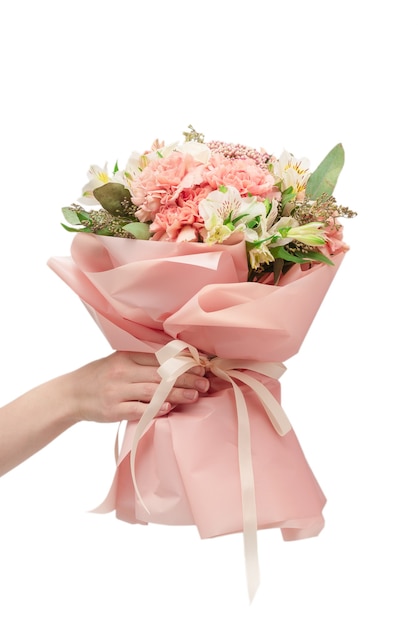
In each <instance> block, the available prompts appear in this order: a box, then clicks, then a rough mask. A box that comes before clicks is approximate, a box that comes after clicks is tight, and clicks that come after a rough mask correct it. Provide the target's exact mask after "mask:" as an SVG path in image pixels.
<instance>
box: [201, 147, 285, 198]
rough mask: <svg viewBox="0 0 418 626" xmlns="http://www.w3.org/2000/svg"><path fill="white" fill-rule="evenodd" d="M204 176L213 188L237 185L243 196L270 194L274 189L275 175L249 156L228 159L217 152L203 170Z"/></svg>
mask: <svg viewBox="0 0 418 626" xmlns="http://www.w3.org/2000/svg"><path fill="white" fill-rule="evenodd" d="M203 178H204V180H205V181H206V182H207V183H208V184H209V185H210V186H211V187H212V189H219V187H220V186H221V185H225V187H235V188H236V189H238V191H239V193H240V194H241V196H247V195H249V194H251V195H253V196H268V195H270V194H272V193H273V191H274V188H273V184H274V178H273V176H272V175H271V174H270V173H269V172H268V171H267V170H266V169H263V168H261V167H259V166H258V165H257V164H256V163H255V162H254V161H253V159H249V158H243V159H228V158H227V157H225V156H223V155H222V154H217V153H215V154H213V155H212V156H211V159H210V161H209V163H208V165H207V167H206V169H205V171H204V172H203Z"/></svg>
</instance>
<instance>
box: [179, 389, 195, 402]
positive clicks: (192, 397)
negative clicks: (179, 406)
mask: <svg viewBox="0 0 418 626" xmlns="http://www.w3.org/2000/svg"><path fill="white" fill-rule="evenodd" d="M183 394H184V397H185V398H187V399H188V400H196V398H197V396H198V393H197V391H195V390H194V389H185V390H184V392H183Z"/></svg>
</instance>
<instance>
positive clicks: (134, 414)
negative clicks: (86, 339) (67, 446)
mask: <svg viewBox="0 0 418 626" xmlns="http://www.w3.org/2000/svg"><path fill="white" fill-rule="evenodd" d="M158 367H159V363H158V361H157V358H156V356H155V355H154V354H147V353H144V352H114V353H113V354H111V355H109V356H107V357H105V358H102V359H99V360H97V361H93V362H92V363H88V364H87V365H85V366H83V367H81V368H80V369H79V370H76V371H75V372H72V373H71V374H70V375H69V376H72V384H73V385H74V391H73V397H74V399H76V401H77V405H78V406H76V407H75V408H74V411H75V414H76V415H78V421H79V420H88V421H97V422H119V421H121V420H138V419H139V418H140V417H141V416H142V414H143V413H144V411H145V409H146V407H147V405H148V403H149V402H150V400H151V399H152V397H153V395H154V392H155V391H156V389H157V387H158V385H159V383H160V381H161V378H160V376H159V374H158V373H157V370H158ZM208 389H209V380H208V379H207V378H206V377H205V369H204V367H202V366H196V367H193V368H192V369H190V370H189V371H188V372H186V373H185V374H182V375H181V376H180V377H179V378H178V379H177V381H176V383H175V385H174V387H173V389H172V390H171V392H170V394H169V396H168V397H167V399H166V401H165V402H164V404H163V406H162V408H161V410H160V412H159V413H158V416H159V417H161V416H164V415H166V414H167V413H168V412H169V411H170V410H171V409H172V408H173V407H174V406H175V405H179V404H190V403H192V402H196V400H197V399H198V398H199V394H200V393H206V392H207V391H208Z"/></svg>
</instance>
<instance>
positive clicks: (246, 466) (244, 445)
mask: <svg viewBox="0 0 418 626" xmlns="http://www.w3.org/2000/svg"><path fill="white" fill-rule="evenodd" d="M228 378H229V376H228ZM230 383H231V385H232V388H233V390H234V394H235V400H236V406H237V414H238V460H239V468H240V479H241V499H242V512H243V538H244V554H245V567H246V574H247V587H248V595H249V598H250V602H252V601H253V599H254V596H255V594H256V592H257V589H258V587H259V584H260V566H259V562H258V546H257V506H256V501H255V486H254V473H253V465H252V457H251V433H250V420H249V417H248V411H247V405H246V402H245V399H244V395H243V393H242V391H241V389H240V388H239V386H238V385H237V384H236V383H235V382H234V381H233V380H232V379H231V378H230Z"/></svg>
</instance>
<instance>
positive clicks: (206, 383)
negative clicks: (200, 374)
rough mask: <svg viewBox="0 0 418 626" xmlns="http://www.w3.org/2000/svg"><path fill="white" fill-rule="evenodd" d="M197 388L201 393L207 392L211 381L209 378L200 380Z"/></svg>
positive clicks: (196, 385) (196, 384)
mask: <svg viewBox="0 0 418 626" xmlns="http://www.w3.org/2000/svg"><path fill="white" fill-rule="evenodd" d="M195 387H196V389H199V391H207V390H208V389H209V381H208V379H207V378H201V379H199V380H197V381H196V383H195Z"/></svg>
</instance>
